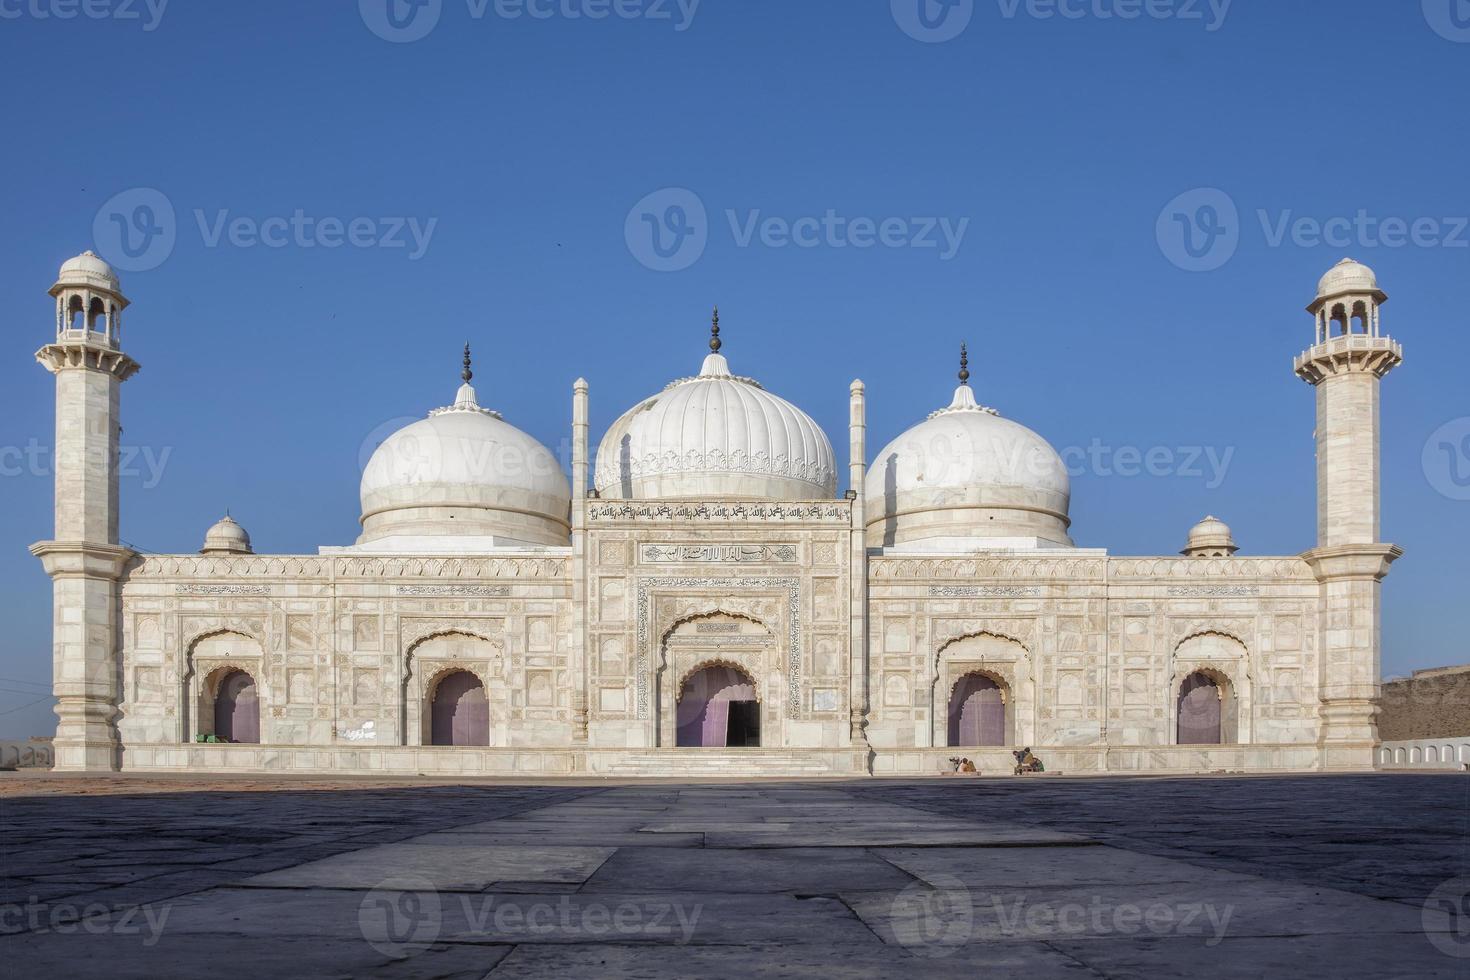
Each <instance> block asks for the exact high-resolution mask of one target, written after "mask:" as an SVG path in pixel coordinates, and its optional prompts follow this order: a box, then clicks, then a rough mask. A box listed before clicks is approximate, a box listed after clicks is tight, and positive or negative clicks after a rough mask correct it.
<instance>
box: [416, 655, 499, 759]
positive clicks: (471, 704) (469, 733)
mask: <svg viewBox="0 0 1470 980" xmlns="http://www.w3.org/2000/svg"><path fill="white" fill-rule="evenodd" d="M430 701H431V702H432V704H431V705H430V728H429V732H430V738H429V744H430V745H489V744H490V701H489V699H488V698H487V697H486V696H485V685H484V684H483V683H482V682H481V681H480V678H478V677H476V676H475V675H474V674H472V673H470V672H469V671H467V670H454V671H450V672H449V673H447V674H445V675H444V676H443V677H441V678H439V682H438V683H437V684H435V685H434V692H433V694H431V695H430Z"/></svg>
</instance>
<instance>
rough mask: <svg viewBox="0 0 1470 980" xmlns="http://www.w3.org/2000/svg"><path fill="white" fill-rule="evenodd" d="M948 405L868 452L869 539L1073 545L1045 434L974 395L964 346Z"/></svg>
mask: <svg viewBox="0 0 1470 980" xmlns="http://www.w3.org/2000/svg"><path fill="white" fill-rule="evenodd" d="M960 358H961V360H960V385H959V387H958V388H956V389H955V392H954V398H953V399H952V400H951V402H950V403H949V405H948V406H947V407H945V408H941V409H939V410H938V411H937V412H933V413H931V414H930V415H929V417H928V419H927V420H926V421H924V422H920V423H919V424H918V425H916V426H914V427H913V428H911V429H909V430H908V431H907V432H905V433H903V434H902V435H901V436H899V437H898V438H897V439H895V440H893V441H892V442H890V443H889V444H888V445H887V446H885V447H883V449H882V450H881V451H880V452H879V453H878V454H877V455H876V456H875V457H874V458H873V465H872V467H871V468H870V469H869V470H868V476H867V480H866V482H865V483H864V495H865V497H866V504H865V511H866V513H865V515H864V520H865V522H866V525H867V539H868V546H869V547H904V546H915V547H918V548H920V549H923V550H945V549H949V550H970V549H974V548H977V547H991V548H1070V547H1072V539H1071V537H1070V536H1069V535H1068V533H1067V528H1068V526H1069V524H1070V518H1069V517H1068V516H1067V511H1068V507H1069V505H1070V503H1071V492H1072V491H1071V478H1070V477H1069V476H1068V474H1067V468H1066V466H1065V465H1064V464H1063V462H1062V458H1061V457H1060V456H1059V455H1057V452H1056V450H1055V449H1053V448H1052V447H1051V444H1050V443H1048V442H1047V441H1046V440H1045V439H1043V438H1042V437H1041V436H1039V435H1037V434H1036V433H1035V432H1032V431H1031V430H1030V429H1028V428H1026V427H1025V426H1024V425H1021V424H1020V423H1018V422H1012V421H1011V420H1010V419H1006V418H1002V417H1001V416H1000V413H999V412H997V411H996V410H995V409H993V408H988V407H986V406H984V405H981V404H980V403H979V402H977V401H976V400H975V393H974V391H973V390H972V389H971V388H970V384H969V375H970V371H969V352H968V349H966V348H963V347H962V348H961V353H960Z"/></svg>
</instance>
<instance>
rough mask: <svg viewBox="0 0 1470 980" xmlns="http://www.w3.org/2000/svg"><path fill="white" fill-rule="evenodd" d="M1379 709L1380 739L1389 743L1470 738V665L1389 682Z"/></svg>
mask: <svg viewBox="0 0 1470 980" xmlns="http://www.w3.org/2000/svg"><path fill="white" fill-rule="evenodd" d="M1379 707H1380V709H1381V710H1380V713H1379V715H1378V737H1379V738H1380V739H1382V740H1383V741H1385V742H1394V741H1401V740H1405V739H1415V738H1451V737H1460V736H1467V735H1470V665H1466V666H1463V667H1439V668H1436V669H1434V670H1418V671H1415V672H1414V674H1413V676H1412V677H1401V678H1397V679H1395V680H1391V681H1385V682H1384V684H1383V694H1382V697H1381V698H1380V700H1379Z"/></svg>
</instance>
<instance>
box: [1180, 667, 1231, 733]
mask: <svg viewBox="0 0 1470 980" xmlns="http://www.w3.org/2000/svg"><path fill="white" fill-rule="evenodd" d="M1221 707H1222V702H1221V697H1220V686H1219V685H1218V684H1216V683H1215V682H1214V680H1212V679H1211V678H1210V677H1209V675H1207V674H1190V675H1189V676H1188V677H1186V678H1185V679H1184V683H1183V684H1181V685H1180V687H1179V744H1180V745H1219V744H1220V743H1221V742H1222V741H1223V739H1222V738H1221V737H1220V736H1221V732H1220V715H1221Z"/></svg>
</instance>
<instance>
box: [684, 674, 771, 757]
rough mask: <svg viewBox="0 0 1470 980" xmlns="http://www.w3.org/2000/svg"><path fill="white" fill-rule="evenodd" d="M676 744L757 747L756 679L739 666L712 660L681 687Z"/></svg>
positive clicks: (759, 719)
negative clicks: (712, 662) (711, 662)
mask: <svg viewBox="0 0 1470 980" xmlns="http://www.w3.org/2000/svg"><path fill="white" fill-rule="evenodd" d="M675 711H676V714H675V719H676V725H677V729H676V733H675V735H676V738H675V743H674V744H675V745H676V746H678V747H679V748H705V749H709V748H756V747H758V746H759V745H760V744H761V705H760V699H759V698H758V697H757V696H756V690H755V681H754V679H752V678H751V677H750V675H749V674H747V673H745V671H743V670H741V669H740V668H738V667H733V666H730V665H728V664H711V665H709V666H707V667H702V668H700V669H699V670H696V671H695V672H694V673H692V674H690V675H689V676H688V677H687V678H685V680H684V683H683V684H682V685H681V686H680V688H679V698H678V703H677V705H676V708H675Z"/></svg>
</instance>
